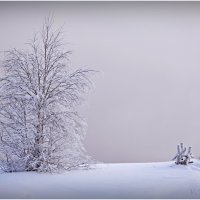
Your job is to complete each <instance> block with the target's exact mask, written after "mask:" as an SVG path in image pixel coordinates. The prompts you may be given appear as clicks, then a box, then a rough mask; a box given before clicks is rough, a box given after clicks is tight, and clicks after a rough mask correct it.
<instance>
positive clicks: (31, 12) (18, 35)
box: [0, 2, 200, 162]
mask: <svg viewBox="0 0 200 200" xmlns="http://www.w3.org/2000/svg"><path fill="white" fill-rule="evenodd" d="M52 13H53V14H54V22H55V27H60V26H63V33H64V39H65V41H66V42H68V44H67V46H66V47H67V48H68V49H69V50H72V51H73V54H72V56H71V63H72V65H74V66H90V67H91V68H93V69H97V70H100V71H101V72H103V73H101V74H100V75H99V76H98V77H96V79H95V83H96V89H95V90H94V91H93V92H92V93H91V95H90V97H89V102H88V103H87V105H86V113H85V116H86V118H87V123H88V131H87V136H86V139H85V147H86V149H87V151H88V153H89V154H90V155H91V156H93V157H94V158H95V159H96V160H99V161H103V162H152V161H168V160H170V159H171V158H172V157H173V156H174V154H175V153H176V145H177V143H179V142H184V144H185V145H187V146H189V145H191V146H192V147H193V153H194V155H195V156H196V157H199V156H200V2H0V51H4V50H8V49H10V48H24V47H25V43H26V42H27V41H28V40H29V39H32V37H33V34H34V33H36V32H38V31H40V30H41V27H42V24H43V22H44V19H45V17H47V16H48V15H49V14H52ZM1 59H3V55H2V54H1Z"/></svg>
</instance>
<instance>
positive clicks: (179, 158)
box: [173, 143, 193, 165]
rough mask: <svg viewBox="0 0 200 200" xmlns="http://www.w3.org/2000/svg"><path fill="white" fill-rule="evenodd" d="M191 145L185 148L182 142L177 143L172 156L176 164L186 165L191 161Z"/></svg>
mask: <svg viewBox="0 0 200 200" xmlns="http://www.w3.org/2000/svg"><path fill="white" fill-rule="evenodd" d="M191 150H192V147H189V148H188V151H187V148H186V147H184V146H183V143H180V145H177V154H176V156H175V157H174V158H173V160H175V164H177V165H187V164H189V163H192V161H191V158H193V155H192V152H191Z"/></svg>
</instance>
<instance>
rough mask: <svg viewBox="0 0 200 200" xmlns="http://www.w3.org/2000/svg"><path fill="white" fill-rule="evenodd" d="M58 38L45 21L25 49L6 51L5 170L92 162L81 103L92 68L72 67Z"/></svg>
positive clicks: (1, 111) (1, 135) (1, 139)
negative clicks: (80, 110) (87, 153)
mask: <svg viewBox="0 0 200 200" xmlns="http://www.w3.org/2000/svg"><path fill="white" fill-rule="evenodd" d="M62 41H63V40H62V34H61V31H54V30H53V24H52V20H49V19H48V20H46V22H45V24H44V26H43V29H42V33H41V34H40V35H39V36H37V35H36V36H35V37H34V39H33V40H32V41H31V42H30V43H28V46H29V50H27V51H20V50H17V49H13V50H10V51H8V52H6V58H5V60H4V62H3V65H2V68H3V70H4V72H5V75H4V77H3V78H2V79H1V82H0V83H1V85H0V86H1V87H0V94H1V96H0V127H1V129H0V131H1V132H0V146H1V147H0V152H1V156H2V155H3V157H4V159H3V161H2V162H1V164H0V165H1V167H2V168H3V169H4V170H6V171H32V170H35V171H55V170H58V169H63V168H65V169H70V168H73V167H76V166H79V165H80V164H81V163H83V162H88V161H89V160H90V158H89V157H88V156H87V155H86V153H85V149H84V147H83V144H82V141H83V138H84V135H85V127H86V126H85V121H84V120H83V119H82V117H81V116H80V114H79V105H81V103H82V102H83V100H84V99H85V95H86V94H87V93H88V91H89V90H90V89H91V88H92V85H93V84H92V81H91V78H90V77H91V75H92V74H93V73H95V72H96V71H94V70H90V69H87V68H79V69H76V70H73V69H72V68H71V67H70V65H69V62H68V56H69V54H70V53H71V52H70V51H65V50H63V48H64V46H63V42H62Z"/></svg>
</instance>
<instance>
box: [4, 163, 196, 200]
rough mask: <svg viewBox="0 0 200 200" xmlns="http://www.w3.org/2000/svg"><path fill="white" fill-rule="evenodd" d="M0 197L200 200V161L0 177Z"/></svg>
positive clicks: (119, 165) (117, 165)
mask: <svg viewBox="0 0 200 200" xmlns="http://www.w3.org/2000/svg"><path fill="white" fill-rule="evenodd" d="M0 198H56V199H57V198H115V199H117V198H123V199H124V198H200V161H198V160H195V162H194V163H193V164H190V165H189V166H176V165H175V164H174V163H173V162H162V163H127V164H97V165H94V166H92V169H90V170H76V171H70V172H66V173H64V174H54V175H51V174H40V173H35V172H23V173H22V172H19V173H4V174H0Z"/></svg>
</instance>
